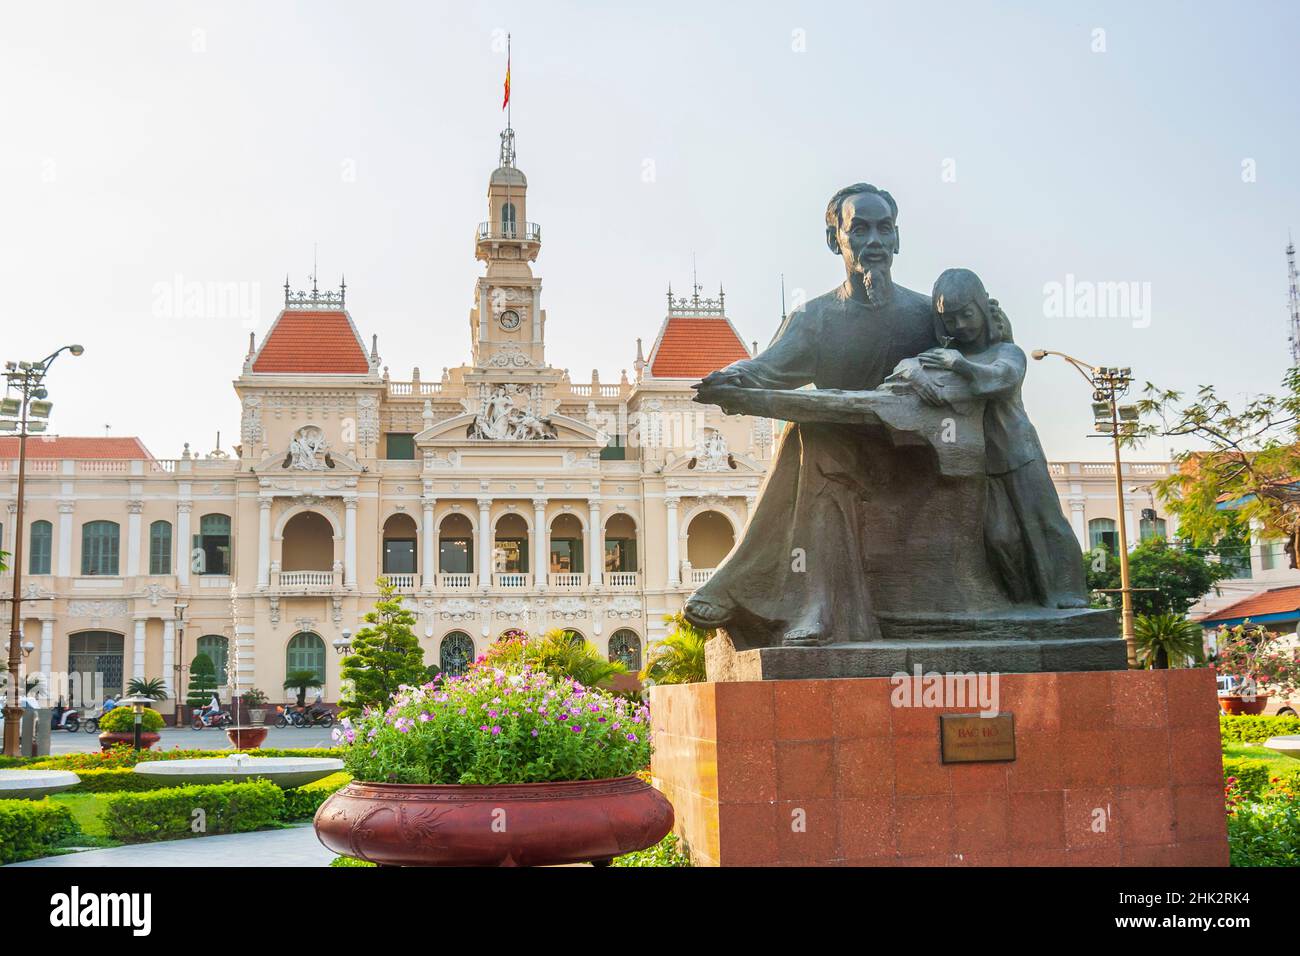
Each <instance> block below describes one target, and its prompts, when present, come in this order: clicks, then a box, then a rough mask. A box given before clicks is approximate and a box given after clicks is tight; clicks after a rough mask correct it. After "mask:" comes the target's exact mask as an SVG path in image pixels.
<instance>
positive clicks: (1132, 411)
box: [1031, 349, 1138, 669]
mask: <svg viewBox="0 0 1300 956" xmlns="http://www.w3.org/2000/svg"><path fill="white" fill-rule="evenodd" d="M1031 354H1032V355H1033V357H1034V359H1035V360H1037V361H1040V362H1041V361H1042V360H1043V359H1045V358H1047V356H1049V355H1056V356H1059V357H1060V358H1063V359H1065V361H1067V362H1069V363H1070V364H1071V365H1073V366H1074V368H1075V370H1076V371H1077V372H1078V373H1079V374H1080V375H1082V376H1083V377H1084V379H1086V380H1087V382H1088V384H1089V385H1091V386H1092V425H1093V428H1094V429H1095V430H1096V432H1097V433H1098V435H1099V436H1109V437H1110V439H1111V445H1112V447H1113V449H1114V452H1115V509H1116V511H1117V512H1118V514H1119V542H1118V547H1116V549H1115V550H1116V551H1118V552H1119V585H1120V586H1119V593H1120V608H1121V611H1120V622H1121V628H1122V631H1123V634H1124V644H1125V646H1126V647H1127V648H1128V666H1129V668H1130V669H1136V668H1137V666H1138V661H1137V642H1136V640H1135V638H1134V633H1133V590H1134V589H1133V587H1132V586H1131V584H1130V581H1129V570H1128V526H1127V523H1126V521H1125V518H1124V481H1123V478H1122V476H1121V475H1120V458H1119V447H1120V440H1121V439H1123V438H1128V437H1132V436H1133V435H1136V434H1137V430H1138V409H1137V406H1136V405H1120V404H1119V398H1120V396H1121V395H1124V394H1125V393H1126V392H1127V391H1128V389H1129V386H1130V385H1132V384H1133V370H1132V369H1130V368H1109V367H1106V366H1097V365H1089V364H1088V363H1087V362H1084V361H1082V360H1080V359H1077V358H1075V357H1074V356H1072V355H1066V354H1065V353H1064V352H1055V351H1052V350H1051V349H1034V351H1033V352H1032V353H1031Z"/></svg>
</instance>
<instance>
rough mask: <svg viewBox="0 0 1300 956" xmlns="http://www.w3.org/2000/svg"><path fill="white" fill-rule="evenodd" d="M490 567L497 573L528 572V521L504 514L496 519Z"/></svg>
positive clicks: (515, 515)
mask: <svg viewBox="0 0 1300 956" xmlns="http://www.w3.org/2000/svg"><path fill="white" fill-rule="evenodd" d="M492 568H493V570H494V571H496V572H497V573H498V574H527V573H528V522H527V521H525V520H524V519H523V517H521V516H520V515H517V514H504V515H502V516H501V517H500V518H499V519H497V527H496V547H495V548H493V551H492ZM480 583H481V582H480Z"/></svg>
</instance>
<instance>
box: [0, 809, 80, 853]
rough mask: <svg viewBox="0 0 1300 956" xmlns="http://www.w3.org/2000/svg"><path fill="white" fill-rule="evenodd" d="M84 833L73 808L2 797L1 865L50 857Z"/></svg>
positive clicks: (0, 820) (0, 812)
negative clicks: (60, 845)
mask: <svg viewBox="0 0 1300 956" xmlns="http://www.w3.org/2000/svg"><path fill="white" fill-rule="evenodd" d="M80 832H81V828H80V827H79V826H77V821H76V820H74V819H73V818H72V811H71V810H69V809H68V808H67V807H65V806H61V805H59V804H55V803H51V802H50V800H49V798H48V797H47V798H46V799H44V800H0V865H3V864H5V863H17V862H18V861H19V860H34V859H36V858H37V857H42V856H49V854H50V851H51V850H53V849H54V848H55V847H56V846H58V845H59V844H60V843H62V842H63V841H64V840H66V839H68V838H69V837H73V836H76V835H77V834H78V833H80Z"/></svg>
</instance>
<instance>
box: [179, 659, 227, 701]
mask: <svg viewBox="0 0 1300 956" xmlns="http://www.w3.org/2000/svg"><path fill="white" fill-rule="evenodd" d="M219 686H220V685H219V684H218V683H217V666H216V665H215V664H213V663H212V658H210V657H208V655H207V654H195V655H194V660H192V661H190V686H189V690H188V692H187V693H186V695H185V703H186V705H187V706H189V707H206V706H207V705H208V701H210V700H212V694H213V692H214V691H216V689H217V688H218V687H219Z"/></svg>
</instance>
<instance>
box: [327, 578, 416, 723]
mask: <svg viewBox="0 0 1300 956" xmlns="http://www.w3.org/2000/svg"><path fill="white" fill-rule="evenodd" d="M378 584H379V600H378V601H376V602H375V606H374V609H373V610H370V611H367V612H366V616H365V621H366V626H365V627H363V628H361V630H359V631H357V633H356V634H354V635H352V653H350V654H348V656H347V657H345V658H343V665H342V667H343V669H342V671H341V677H342V679H343V681H344V685H345V686H346V687H348V688H349V693H348V697H347V699H346V700H343V701H340V703H341V704H342V711H341V714H342V716H344V717H357V716H360V714H361V711H362V710H363V709H364V708H366V707H375V708H379V709H381V710H382V709H384V708H386V707H387V706H388V705H389V704H390V703H391V702H392V700H393V695H394V694H396V693H397V689H398V688H399V687H401V686H402V685H403V684H405V685H407V686H410V687H418V686H419V685H420V684H423V683H424V682H425V679H426V678H425V665H424V650H423V649H422V648H421V647H420V640H419V638H417V637H416V636H415V623H416V620H415V614H414V612H412V611H410V610H408V609H407V607H406V606H405V605H404V604H403V603H402V598H401V596H400V595H398V594H397V592H396V590H395V589H394V588H393V587H392V586H391V585H390V584H389V583H388V580H387V579H386V578H380V579H379V582H378Z"/></svg>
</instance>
